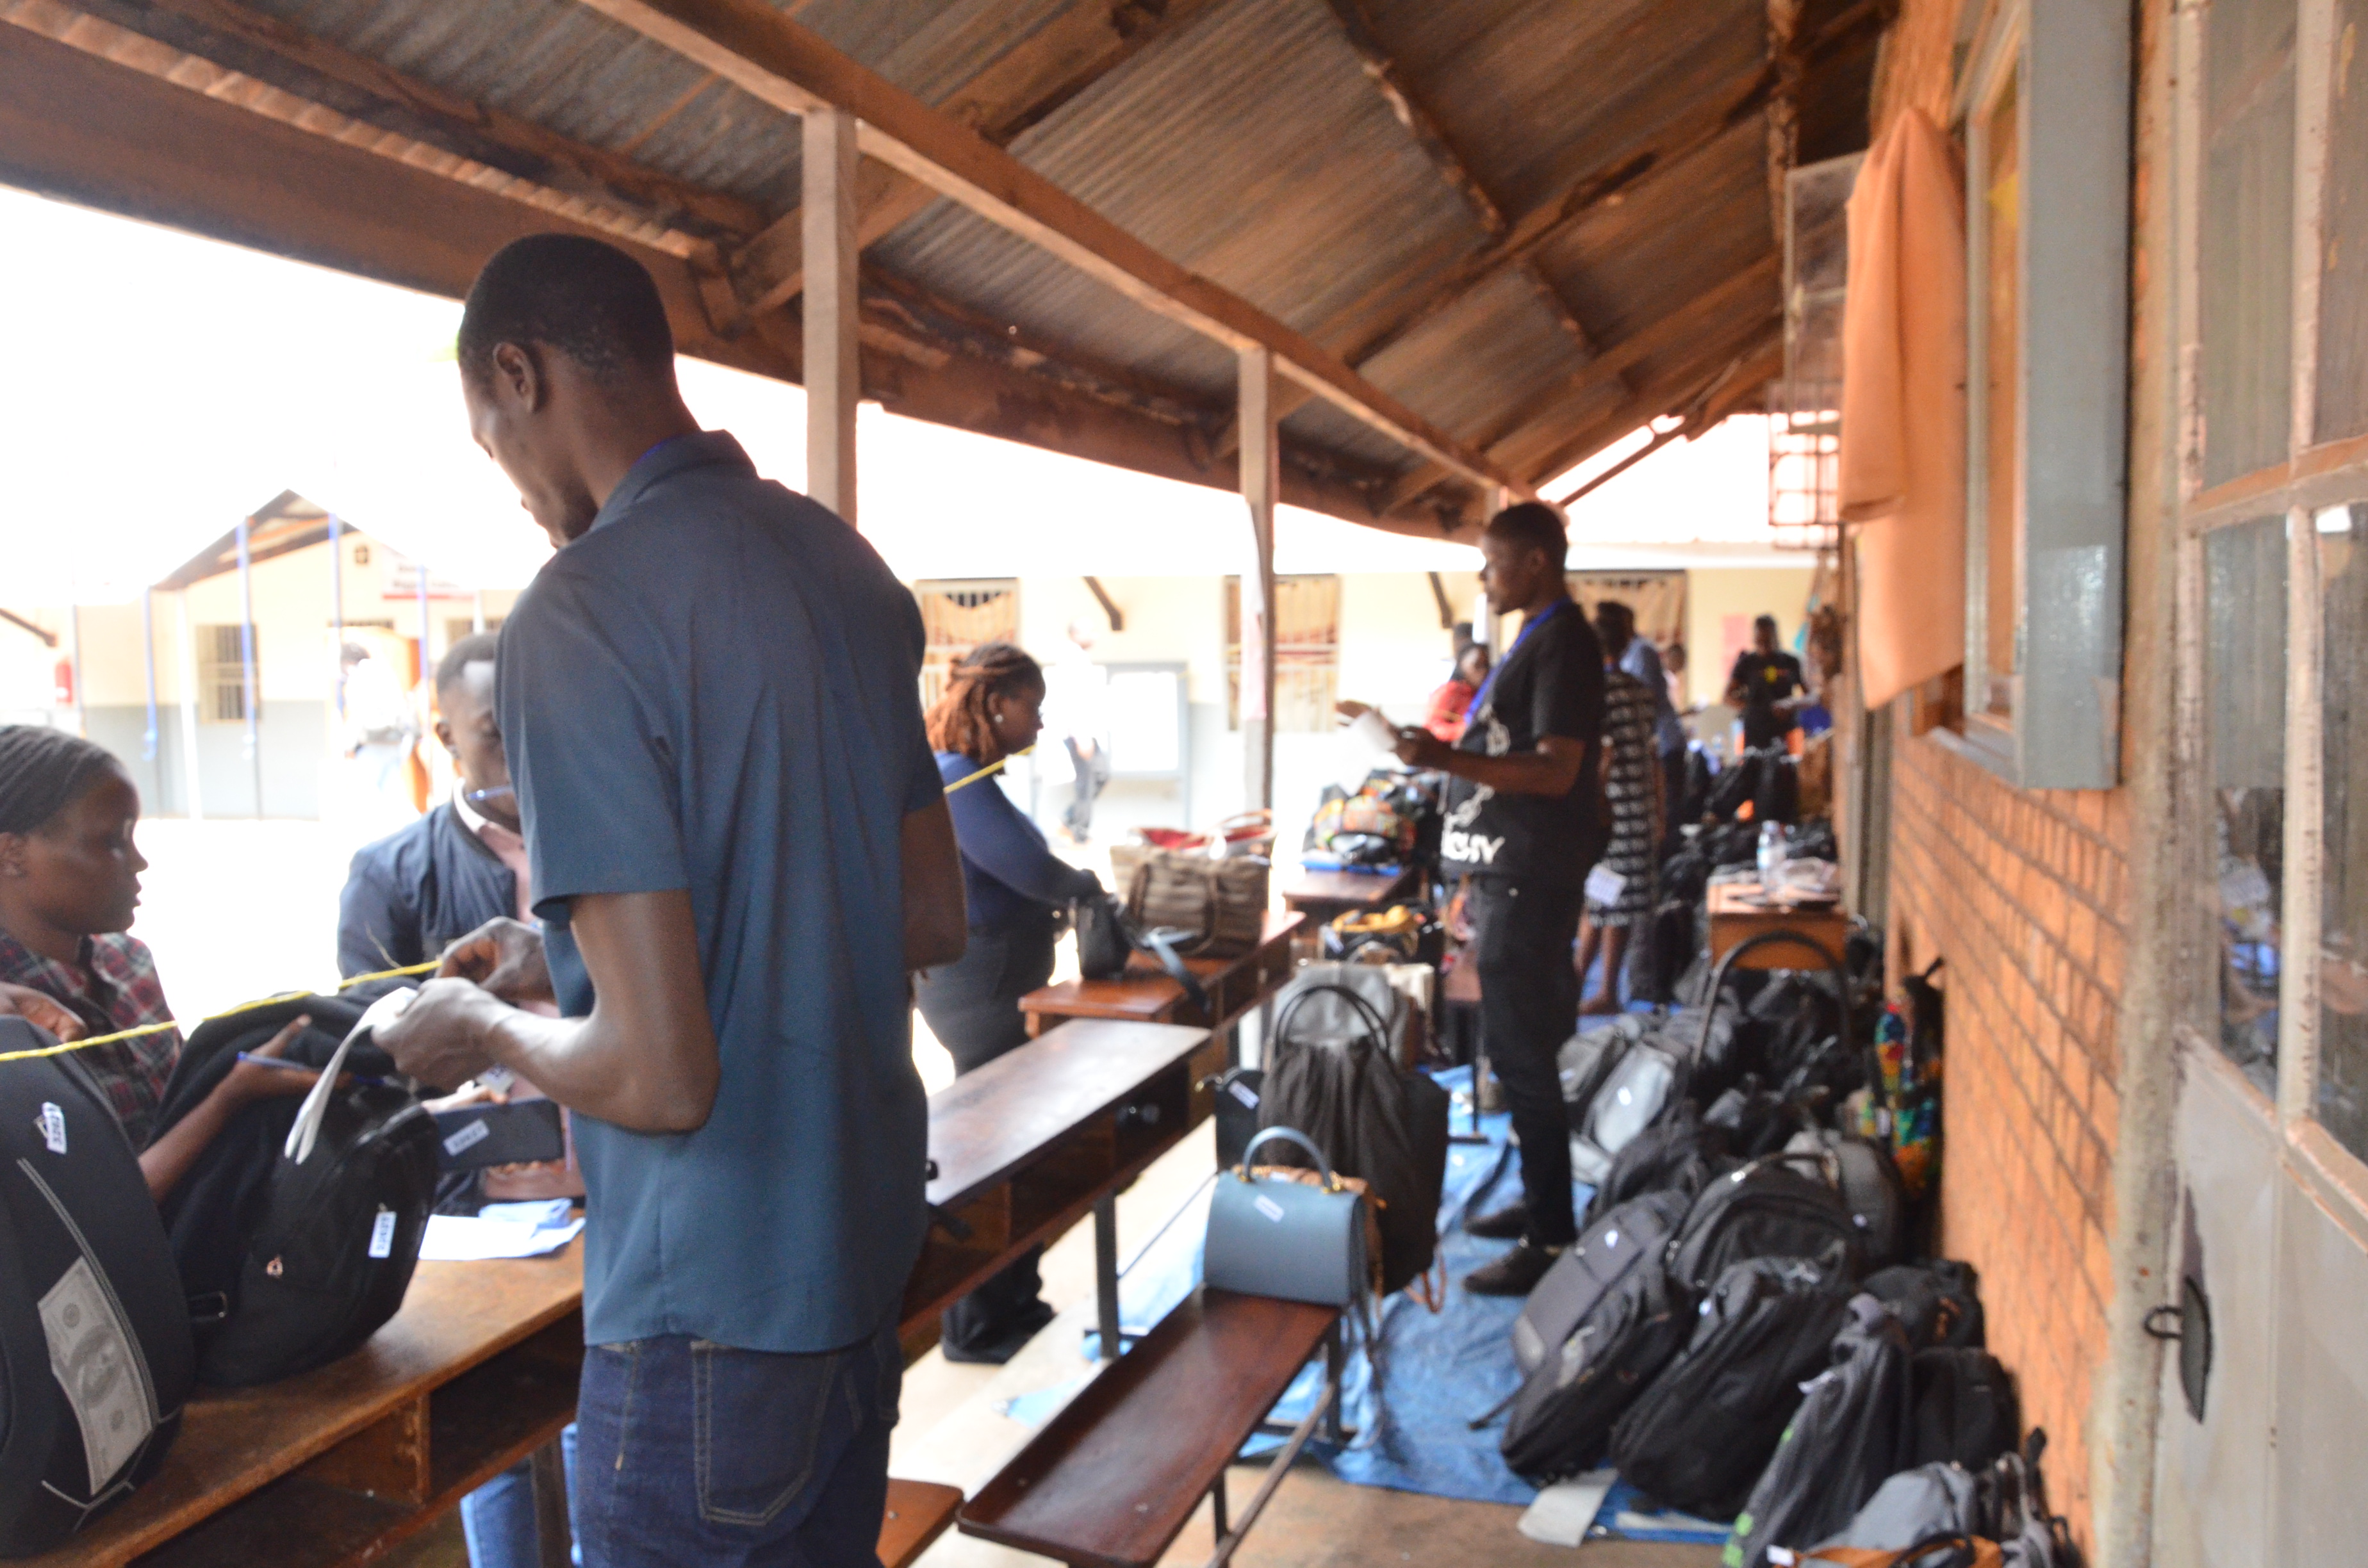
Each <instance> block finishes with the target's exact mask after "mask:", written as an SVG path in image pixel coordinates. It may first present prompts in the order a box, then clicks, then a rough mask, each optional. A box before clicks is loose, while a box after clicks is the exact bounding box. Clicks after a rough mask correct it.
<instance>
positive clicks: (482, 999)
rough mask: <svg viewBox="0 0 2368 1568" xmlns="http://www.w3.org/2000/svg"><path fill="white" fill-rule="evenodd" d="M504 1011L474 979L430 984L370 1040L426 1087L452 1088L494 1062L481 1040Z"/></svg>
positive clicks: (438, 980) (495, 998)
mask: <svg viewBox="0 0 2368 1568" xmlns="http://www.w3.org/2000/svg"><path fill="white" fill-rule="evenodd" d="M494 924H495V925H499V924H501V922H499V921H495V923H494ZM510 924H512V925H516V924H517V922H515V921H512V922H510ZM486 929H487V930H490V929H492V927H491V926H487V927H486ZM463 940H474V938H473V937H469V938H463ZM447 961H448V962H449V961H450V960H447ZM508 1012H509V1009H508V1008H507V1006H503V1004H502V1002H501V1000H500V999H499V998H498V997H496V996H495V995H494V994H492V993H491V992H490V991H487V990H484V989H483V988H481V987H480V986H478V985H477V984H476V983H474V982H472V981H469V980H464V979H437V980H431V981H429V982H428V983H427V984H425V985H423V986H421V987H420V988H419V994H418V996H417V997H416V998H415V999H414V1000H413V1002H412V1004H411V1006H409V1007H408V1008H407V1009H405V1010H404V1014H403V1016H402V1017H399V1018H396V1019H395V1020H394V1021H393V1023H388V1024H381V1025H379V1026H378V1028H375V1029H374V1030H372V1031H371V1038H373V1039H374V1040H377V1041H378V1045H379V1049H380V1050H381V1051H385V1052H386V1053H387V1054H388V1055H389V1056H392V1057H393V1058H394V1064H395V1066H396V1067H397V1068H399V1069H401V1070H402V1071H403V1072H404V1073H406V1074H409V1075H410V1076H412V1077H414V1078H416V1079H418V1080H419V1081H420V1082H421V1083H423V1084H426V1085H428V1086H429V1087H430V1088H436V1089H450V1088H456V1087H458V1086H459V1085H462V1084H465V1083H467V1082H468V1081H469V1080H470V1079H472V1078H473V1077H475V1076H476V1075H477V1074H480V1073H482V1072H484V1070H485V1069H486V1068H488V1067H490V1066H492V1065H493V1064H494V1058H493V1056H492V1054H491V1053H490V1052H489V1051H487V1050H486V1049H485V1044H484V1041H485V1037H486V1035H487V1034H488V1033H489V1032H490V1031H491V1029H492V1028H493V1027H494V1025H495V1023H496V1022H498V1021H499V1020H500V1019H501V1018H502V1017H504V1016H505V1015H507V1013H508Z"/></svg>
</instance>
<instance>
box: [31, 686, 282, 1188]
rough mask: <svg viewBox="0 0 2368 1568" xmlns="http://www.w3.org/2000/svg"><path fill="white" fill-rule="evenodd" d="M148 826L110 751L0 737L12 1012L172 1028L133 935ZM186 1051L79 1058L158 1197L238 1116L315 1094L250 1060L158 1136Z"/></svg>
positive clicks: (102, 1048) (34, 1020) (75, 1036)
mask: <svg viewBox="0 0 2368 1568" xmlns="http://www.w3.org/2000/svg"><path fill="white" fill-rule="evenodd" d="M139 821H140V791H139V790H138V788H137V787H136V786H134V785H133V784H132V782H131V776H130V775H129V774H127V773H125V772H124V771H123V765H122V764H120V763H119V762H117V761H116V760H115V757H114V756H113V754H111V753H109V752H108V751H107V750H106V749H105V748H104V747H101V746H97V745H94V744H91V743H90V742H88V741H86V740H84V739H82V738H81V737H80V736H78V735H71V734H68V733H66V732H64V731H63V730H53V729H51V728H49V727H48V726H47V725H42V724H6V725H0V1014H14V1015H16V1016H17V1017H22V1018H24V1019H25V1020H26V1021H27V1022H28V1023H30V1024H32V1025H33V1026H34V1027H36V1028H42V1029H46V1030H48V1031H49V1032H50V1033H51V1034H52V1035H54V1036H56V1037H57V1038H58V1039H59V1040H89V1039H95V1038H97V1037H98V1036H101V1035H110V1034H115V1033H117V1032H119V1031H120V1030H124V1029H132V1028H141V1027H142V1026H144V1025H149V1024H161V1023H168V1022H170V1021H171V1019H172V1017H173V1014H172V1010H171V1009H170V1008H168V1007H167V1006H165V989H164V987H163V986H162V985H160V984H158V983H157V981H156V960H154V959H153V958H151V957H150V956H149V953H148V945H147V944H146V943H145V942H142V940H140V938H139V937H134V936H131V935H130V934H129V931H128V929H127V928H128V927H129V926H131V915H132V912H133V911H134V910H135V909H136V908H138V906H139V903H140V873H141V872H142V871H143V870H145V869H147V866H148V862H147V861H146V860H145V859H143V858H142V857H141V854H140V851H139V849H138V848H137V847H136V846H134V845H133V843H132V839H131V834H132V829H133V827H134V826H136V825H137V824H138V823H139ZM311 1021H312V1020H311V1019H309V1018H302V1017H299V1018H295V1019H292V1020H290V1023H289V1025H288V1027H287V1028H283V1029H281V1030H280V1031H279V1034H277V1035H275V1036H274V1037H273V1038H272V1040H271V1042H270V1043H269V1044H268V1045H266V1046H264V1047H263V1048H262V1049H261V1050H260V1051H256V1052H255V1053H254V1054H256V1055H259V1056H277V1055H279V1053H280V1052H281V1051H285V1050H287V1049H288V1046H289V1044H290V1042H291V1041H293V1040H295V1038H296V1037H297V1036H298V1035H299V1034H301V1033H302V1032H303V1030H304V1028H305V1026H306V1025H307V1024H309V1023H310V1022H311ZM180 1051H181V1036H180V1032H179V1031H178V1030H177V1029H170V1028H166V1029H159V1030H157V1031H155V1032H154V1033H153V1034H144V1035H139V1036H136V1037H134V1038H132V1039H131V1040H115V1041H111V1042H109V1043H107V1044H104V1045H95V1046H92V1047H90V1048H88V1049H87V1050H84V1051H76V1052H74V1062H76V1064H77V1065H78V1066H79V1067H81V1068H82V1069H84V1070H85V1072H86V1073H87V1074H88V1076H89V1078H90V1080H91V1082H92V1084H93V1085H94V1086H95V1087H96V1088H97V1090H98V1092H99V1093H100V1094H101V1095H103V1096H105V1097H106V1099H107V1103H108V1108H109V1109H110V1110H112V1111H113V1112H114V1113H115V1119H116V1120H117V1121H119V1122H120V1123H122V1125H123V1131H124V1135H125V1136H126V1137H128V1138H130V1139H131V1146H132V1147H133V1148H134V1149H138V1150H140V1151H141V1155H140V1170H141V1174H142V1176H146V1177H147V1178H148V1190H149V1192H150V1194H151V1195H152V1196H154V1197H155V1198H158V1199H162V1198H163V1197H164V1196H165V1193H166V1192H168V1191H170V1190H171V1189H172V1187H173V1184H174V1183H175V1182H176V1181H178V1180H179V1179H180V1178H181V1177H182V1176H185V1175H186V1174H188V1168H189V1166H190V1165H193V1164H195V1163H196V1161H197V1157H198V1155H199V1153H202V1152H204V1150H205V1147H206V1145H207V1144H208V1143H210V1142H212V1141H213V1140H214V1138H215V1137H216V1136H217V1135H218V1134H219V1133H220V1132H221V1131H222V1128H223V1127H224V1126H226V1125H228V1123H229V1121H230V1119H231V1118H232V1117H233V1116H234V1115H235V1114H237V1112H238V1111H239V1110H241V1109H243V1108H245V1106H246V1105H248V1104H249V1103H250V1102H252V1101H255V1100H258V1099H264V1098H268V1097H269V1096H273V1095H301V1094H303V1093H304V1092H306V1091H307V1090H309V1089H310V1088H312V1086H313V1083H314V1082H315V1081H316V1077H317V1074H312V1073H300V1072H294V1071H291V1070H286V1069H272V1068H266V1067H258V1066H255V1065H253V1064H251V1063H247V1062H241V1063H239V1064H238V1065H237V1066H235V1067H233V1068H232V1069H231V1071H230V1073H229V1074H227V1075H226V1076H224V1078H223V1079H222V1083H221V1084H219V1085H216V1086H215V1088H214V1090H213V1092H212V1093H211V1094H210V1095H208V1096H206V1097H205V1098H204V1099H203V1100H201V1101H200V1102H199V1104H198V1105H197V1107H196V1108H193V1109H192V1110H190V1112H189V1113H188V1115H187V1116H185V1117H183V1118H182V1119H180V1120H179V1121H177V1122H176V1123H175V1124H174V1125H173V1126H172V1128H171V1129H169V1130H168V1131H165V1133H164V1134H163V1135H162V1136H157V1135H156V1133H155V1120H156V1111H157V1108H158V1107H159V1106H160V1105H161V1104H162V1103H163V1101H164V1098H165V1083H166V1081H167V1080H169V1079H170V1078H171V1077H172V1075H173V1063H174V1062H175V1060H176V1058H177V1057H178V1056H179V1055H180Z"/></svg>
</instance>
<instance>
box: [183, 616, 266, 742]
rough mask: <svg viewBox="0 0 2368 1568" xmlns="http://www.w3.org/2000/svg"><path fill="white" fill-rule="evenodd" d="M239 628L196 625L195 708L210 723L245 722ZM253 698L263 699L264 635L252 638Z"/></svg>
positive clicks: (244, 697) (244, 668)
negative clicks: (254, 676)
mask: <svg viewBox="0 0 2368 1568" xmlns="http://www.w3.org/2000/svg"><path fill="white" fill-rule="evenodd" d="M240 630H241V629H240V628H239V626H238V625H237V624H236V623H234V622H233V624H231V625H228V626H200V627H199V628H198V711H199V715H200V716H201V717H202V718H203V719H204V720H205V722H207V723H209V724H244V723H245V722H246V661H245V657H244V650H243V649H242V648H241V646H240V643H239V631H240ZM255 657H256V702H257V704H258V705H259V704H260V703H261V702H262V700H263V692H262V686H263V639H262V635H261V629H260V628H257V629H256V640H255Z"/></svg>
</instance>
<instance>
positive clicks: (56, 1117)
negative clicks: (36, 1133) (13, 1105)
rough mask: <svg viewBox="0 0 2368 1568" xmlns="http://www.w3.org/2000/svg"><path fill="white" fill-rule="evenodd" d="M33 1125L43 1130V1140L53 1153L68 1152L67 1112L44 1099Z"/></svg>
mask: <svg viewBox="0 0 2368 1568" xmlns="http://www.w3.org/2000/svg"><path fill="white" fill-rule="evenodd" d="M33 1125H34V1126H36V1127H38V1128H40V1130H41V1142H43V1143H45V1144H47V1145H48V1146H49V1151H50V1153H52V1154H63V1153H65V1152H66V1113H65V1112H63V1111H62V1110H60V1109H59V1108H57V1107H56V1106H54V1105H52V1104H51V1103H50V1102H49V1101H48V1100H43V1101H42V1102H41V1114H40V1116H38V1117H36V1118H35V1119H34V1120H33Z"/></svg>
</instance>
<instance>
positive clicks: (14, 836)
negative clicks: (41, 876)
mask: <svg viewBox="0 0 2368 1568" xmlns="http://www.w3.org/2000/svg"><path fill="white" fill-rule="evenodd" d="M24 874H25V835H23V834H21V833H0V877H21V876H23V875H24Z"/></svg>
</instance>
